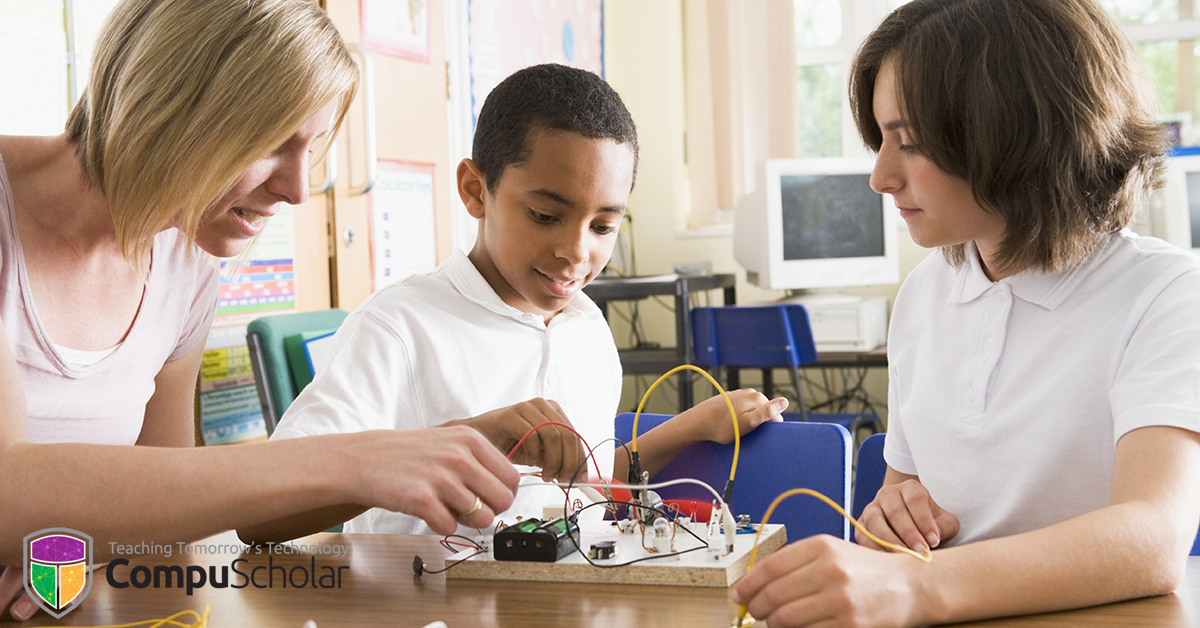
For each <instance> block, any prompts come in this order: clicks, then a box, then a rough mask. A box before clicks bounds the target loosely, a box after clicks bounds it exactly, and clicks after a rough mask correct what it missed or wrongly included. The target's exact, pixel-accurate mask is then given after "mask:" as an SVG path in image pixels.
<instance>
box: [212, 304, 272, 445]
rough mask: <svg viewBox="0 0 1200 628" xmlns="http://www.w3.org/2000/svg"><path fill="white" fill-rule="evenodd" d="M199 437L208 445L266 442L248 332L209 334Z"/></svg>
mask: <svg viewBox="0 0 1200 628" xmlns="http://www.w3.org/2000/svg"><path fill="white" fill-rule="evenodd" d="M200 433H201V435H202V436H203V437H204V444H205V445H227V444H230V443H242V442H246V441H256V440H257V441H261V440H266V438H267V429H266V424H265V423H264V422H263V413H262V406H261V404H260V403H259V400H258V387H257V386H256V385H255V383H254V370H253V368H252V367H251V366H250V349H249V347H247V346H246V330H245V328H238V327H232V328H221V329H214V330H213V331H212V333H210V334H209V337H208V342H207V344H205V350H204V357H203V358H202V361H201V366H200Z"/></svg>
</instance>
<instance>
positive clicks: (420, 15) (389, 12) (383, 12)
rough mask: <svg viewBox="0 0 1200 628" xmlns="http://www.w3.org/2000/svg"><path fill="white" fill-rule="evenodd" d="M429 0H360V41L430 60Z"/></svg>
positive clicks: (390, 52)
mask: <svg viewBox="0 0 1200 628" xmlns="http://www.w3.org/2000/svg"><path fill="white" fill-rule="evenodd" d="M429 23H430V19H429V0H362V37H363V45H365V46H366V47H367V48H370V49H371V50H376V51H379V52H382V53H384V54H388V55H392V56H394V57H401V58H404V59H412V60H414V61H420V62H421V63H429Z"/></svg>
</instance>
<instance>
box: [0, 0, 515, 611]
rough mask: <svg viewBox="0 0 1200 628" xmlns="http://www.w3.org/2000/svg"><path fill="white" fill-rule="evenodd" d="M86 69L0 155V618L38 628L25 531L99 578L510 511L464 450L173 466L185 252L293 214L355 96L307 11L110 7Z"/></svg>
mask: <svg viewBox="0 0 1200 628" xmlns="http://www.w3.org/2000/svg"><path fill="white" fill-rule="evenodd" d="M93 67H94V68H95V69H94V71H93V73H92V77H91V82H90V87H89V88H88V92H87V94H85V96H84V97H83V98H82V99H81V100H80V102H79V103H78V104H77V105H76V107H75V109H74V111H73V112H72V113H71V116H70V119H69V120H68V123H67V131H66V133H64V134H63V135H59V136H55V137H0V321H2V324H3V328H4V332H5V333H4V334H3V335H2V336H0V571H2V574H0V614H2V613H3V611H8V612H9V613H10V614H11V616H12V617H13V618H15V619H25V618H28V617H29V616H30V615H32V614H33V612H34V610H35V608H36V607H35V606H34V604H33V603H32V602H31V601H30V600H29V599H27V598H26V597H25V596H24V593H23V586H22V583H21V578H20V574H21V561H22V550H21V543H22V539H23V537H24V536H25V535H27V534H30V533H32V532H35V531H37V530H40V529H44V528H49V527H69V528H74V529H78V530H81V531H84V532H86V533H87V534H90V535H91V536H92V537H93V538H94V539H95V541H96V543H95V552H96V555H95V559H96V560H97V562H99V561H103V560H106V559H107V556H106V553H107V552H108V548H109V547H110V545H109V542H113V541H115V542H122V543H129V542H135V543H136V542H142V541H145V542H172V541H183V540H194V539H198V538H202V537H205V536H208V535H211V534H213V533H216V532H219V531H222V530H226V529H231V528H237V527H243V526H248V525H253V524H257V523H262V522H264V521H269V520H272V519H275V518H280V517H284V516H289V515H294V514H296V513H299V512H301V511H308V510H311V509H323V510H327V511H335V512H336V511H339V509H343V510H344V509H346V508H347V505H349V504H360V505H362V506H360V508H361V507H371V506H378V507H382V508H387V509H389V510H395V511H402V512H408V513H411V514H414V515H417V516H420V517H422V518H424V519H426V520H427V521H429V523H430V525H431V526H432V527H433V528H434V529H437V530H443V531H446V532H449V531H452V530H454V529H455V527H456V520H460V519H461V520H462V521H464V522H465V523H470V524H473V525H480V526H485V525H488V524H489V523H490V522H491V520H492V516H493V513H495V512H500V511H503V510H505V509H506V508H508V506H509V505H510V504H511V502H512V499H513V494H514V491H515V487H516V486H517V480H518V477H517V473H516V471H515V470H514V468H513V467H512V466H511V465H510V464H509V463H508V462H507V461H506V460H505V458H504V456H503V455H502V454H501V453H500V452H499V451H498V450H496V449H495V447H493V446H492V445H490V444H489V443H488V441H487V440H486V439H485V438H483V436H482V435H480V434H479V433H478V432H476V431H474V430H472V429H470V428H451V429H440V430H438V431H437V432H436V433H435V432H432V431H430V430H426V431H422V432H405V433H398V432H369V433H360V434H347V435H338V436H329V437H320V438H310V439H295V440H289V441H286V442H278V443H269V444H263V445H257V446H245V447H237V448H208V449H183V448H186V447H188V446H189V445H191V444H192V442H193V436H192V431H193V420H194V417H193V388H194V385H195V380H196V374H197V372H198V370H199V366H200V358H201V354H202V352H203V345H204V338H205V336H206V335H207V332H208V328H209V325H210V324H211V322H212V318H213V310H214V306H215V301H216V283H217V277H216V271H215V270H214V268H213V267H212V265H211V264H210V263H209V262H208V261H207V258H206V256H205V255H204V254H203V253H202V252H204V253H208V254H211V255H214V256H218V257H226V256H232V255H236V254H238V253H239V252H241V251H242V250H243V249H244V248H245V246H246V244H247V242H248V241H249V240H250V239H251V238H253V237H254V236H255V235H256V234H258V233H259V232H260V231H261V230H262V228H263V225H264V223H265V221H266V220H267V219H268V218H269V217H270V216H271V215H273V214H275V213H276V212H278V211H279V209H280V208H281V206H282V204H283V203H291V204H296V203H300V202H302V201H304V200H305V198H306V197H307V173H308V170H309V165H310V161H312V160H313V159H315V158H319V157H320V156H321V155H322V154H323V152H324V150H325V149H326V147H327V146H328V143H329V140H330V139H331V138H332V136H333V134H334V133H335V132H336V130H337V129H338V127H339V125H340V123H341V121H342V118H343V116H344V115H345V113H346V109H347V107H348V106H349V104H350V101H351V99H352V98H353V96H354V93H355V91H356V89H357V71H356V69H355V67H354V63H353V61H352V59H351V58H350V56H349V55H348V53H347V52H346V49H345V46H344V44H343V42H342V39H341V37H340V36H339V35H338V33H337V31H336V29H335V27H334V26H333V24H332V22H331V21H330V20H329V18H328V16H327V15H326V14H325V13H324V11H322V10H321V9H319V8H318V7H317V5H316V3H315V2H311V1H310V0H238V1H236V2H234V1H230V0H127V1H126V2H123V3H122V4H121V5H119V6H118V7H117V8H116V9H115V11H114V12H113V14H112V16H111V17H110V18H109V21H108V23H107V24H106V25H105V28H104V33H103V35H102V36H101V38H100V40H99V42H98V45H97V56H96V59H95V62H94V66H93ZM131 445H137V446H136V447H132V446H131ZM314 470H316V471H314ZM459 513H465V515H467V516H465V517H461V516H460V514H459ZM3 565H8V566H9V568H7V569H5V568H4V567H2V566H3Z"/></svg>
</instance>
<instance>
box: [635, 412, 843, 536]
mask: <svg viewBox="0 0 1200 628" xmlns="http://www.w3.org/2000/svg"><path fill="white" fill-rule="evenodd" d="M670 418H671V417H670V416H669V415H662V414H644V413H643V414H642V415H641V418H639V419H638V435H639V436H640V435H642V434H644V433H646V432H647V431H649V430H650V429H652V428H654V427H655V426H657V425H660V424H662V423H663V422H664V421H666V420H668V419H670ZM614 433H615V435H616V437H617V438H618V439H620V440H621V441H622V442H629V440H630V438H631V437H632V435H633V414H631V413H625V414H620V415H617V418H616V421H615V429H614ZM732 463H733V445H718V444H716V443H712V442H703V443H699V444H697V445H693V446H691V447H689V448H688V449H686V450H684V452H683V453H681V454H679V456H677V457H676V458H675V460H674V461H672V462H671V463H670V464H669V465H667V467H666V468H665V469H663V470H662V471H661V472H660V473H659V474H658V475H656V476H655V477H654V478H652V479H651V481H653V482H662V481H666V480H674V479H678V478H695V479H698V480H702V481H704V482H705V483H707V484H708V485H710V486H712V487H713V488H714V489H716V491H717V492H718V493H719V492H721V491H722V490H723V489H724V487H725V482H726V480H728V479H729V467H730V465H731V464H732ZM622 479H623V478H622ZM735 480H736V481H735V482H734V487H733V499H732V502H733V513H734V514H735V515H742V514H746V515H750V518H751V521H754V522H756V523H757V522H760V521H762V516H763V514H764V513H765V512H766V510H767V507H768V506H770V504H771V502H772V501H773V500H774V499H775V498H776V497H778V496H779V495H780V494H781V493H783V492H784V491H787V490H789V489H793V488H809V489H812V490H815V491H817V492H819V493H822V494H823V495H825V496H826V497H829V498H830V499H832V500H833V501H834V502H835V503H837V504H838V505H839V506H841V507H842V508H848V507H849V505H850V433H849V432H847V431H846V429H845V428H843V427H842V426H840V425H836V424H832V423H790V422H769V423H764V424H762V425H761V426H759V428H758V429H756V430H754V431H753V432H751V433H750V434H747V435H745V436H744V437H742V446H741V452H740V454H739V458H738V469H737V476H736V478H735ZM657 492H658V493H659V495H661V496H662V497H663V499H692V500H698V501H701V502H704V503H710V502H711V501H712V499H713V497H712V494H711V493H709V492H708V491H706V490H704V489H703V488H701V487H699V486H695V485H690V484H681V485H677V486H670V487H666V488H664V489H662V490H660V491H657ZM768 523H782V524H784V525H786V526H787V538H788V541H795V540H798V539H802V538H805V537H808V536H812V535H814V534H831V535H833V536H836V537H838V538H841V539H847V540H849V538H850V524H849V522H848V521H847V520H846V519H845V518H844V517H842V516H841V515H840V514H838V512H837V511H835V510H834V509H832V508H830V507H829V506H828V505H827V504H825V503H823V502H821V501H820V500H817V499H816V498H813V497H810V496H807V495H796V496H792V497H789V498H788V499H786V500H784V501H783V502H782V503H781V504H780V505H779V506H778V507H777V508H776V509H775V512H774V513H772V515H771V520H770V521H769V522H768Z"/></svg>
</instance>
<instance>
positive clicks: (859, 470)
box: [850, 434, 887, 519]
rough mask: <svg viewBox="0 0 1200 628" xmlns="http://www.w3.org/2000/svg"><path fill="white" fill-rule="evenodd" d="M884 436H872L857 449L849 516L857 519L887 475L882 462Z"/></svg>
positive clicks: (885, 464) (885, 465)
mask: <svg viewBox="0 0 1200 628" xmlns="http://www.w3.org/2000/svg"><path fill="white" fill-rule="evenodd" d="M886 437H887V435H886V434H872V435H871V437H870V438H868V439H867V440H865V441H863V444H862V446H860V447H859V448H858V466H857V467H855V469H854V508H853V509H852V510H851V511H850V514H851V515H853V516H854V518H855V519H858V518H859V517H860V516H861V515H862V511H863V508H866V507H867V504H869V503H871V500H873V499H875V494H876V493H878V492H879V488H880V487H881V486H883V477H884V476H885V475H887V463H886V462H884V460H883V441H884V439H885V438H886Z"/></svg>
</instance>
